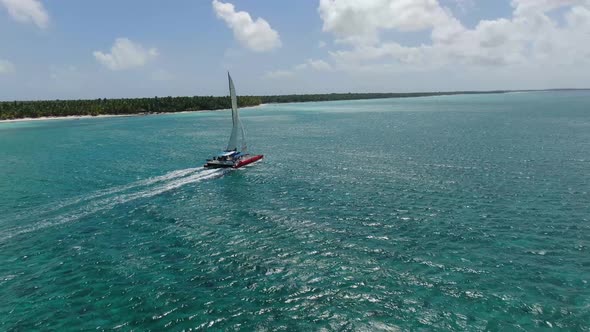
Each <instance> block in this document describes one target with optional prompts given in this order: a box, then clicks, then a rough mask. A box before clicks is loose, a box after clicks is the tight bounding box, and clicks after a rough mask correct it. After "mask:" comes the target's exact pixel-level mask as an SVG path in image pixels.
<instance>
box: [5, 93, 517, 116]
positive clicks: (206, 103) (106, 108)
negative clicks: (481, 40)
mask: <svg viewBox="0 0 590 332" xmlns="http://www.w3.org/2000/svg"><path fill="white" fill-rule="evenodd" d="M504 92H507V91H485V92H476V91H457V92H427V93H420V92H418V93H331V94H307V95H283V96H240V97H238V103H239V105H240V107H247V106H257V105H260V104H270V103H296V102H313V101H330V100H354V99H379V98H409V97H429V96H442V95H457V94H478V93H504ZM230 107H231V104H230V100H229V98H228V97H212V96H211V97H154V98H134V99H92V100H42V101H11V102H0V120H9V119H22V118H39V117H56V116H77V115H93V116H96V115H124V114H150V113H173V112H184V111H202V110H218V109H226V108H230Z"/></svg>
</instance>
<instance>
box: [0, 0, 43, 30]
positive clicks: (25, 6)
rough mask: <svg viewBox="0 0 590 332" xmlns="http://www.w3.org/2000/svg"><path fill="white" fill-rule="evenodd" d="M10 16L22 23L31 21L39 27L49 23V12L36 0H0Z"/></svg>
mask: <svg viewBox="0 0 590 332" xmlns="http://www.w3.org/2000/svg"><path fill="white" fill-rule="evenodd" d="M0 3H1V4H2V5H4V7H6V10H8V13H9V14H10V16H12V18H14V19H15V20H17V21H18V22H22V23H33V24H35V25H37V26H38V27H39V28H41V29H45V28H47V26H48V25H49V14H47V11H46V10H45V8H44V7H43V4H42V3H41V2H39V1H38V0H0Z"/></svg>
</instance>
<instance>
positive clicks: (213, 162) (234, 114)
mask: <svg viewBox="0 0 590 332" xmlns="http://www.w3.org/2000/svg"><path fill="white" fill-rule="evenodd" d="M227 78H228V79H229V95H230V98H231V118H232V129H231V136H230V137H229V143H228V144H227V148H226V149H225V151H223V152H221V153H220V154H218V155H216V156H214V157H213V158H211V159H207V162H206V163H205V165H203V166H204V167H206V168H240V167H242V166H246V165H248V164H251V163H254V162H257V161H259V160H260V159H262V158H264V156H263V155H261V154H258V155H250V154H248V152H247V151H248V147H247V145H246V134H245V133H244V126H242V122H241V121H240V117H239V115H238V100H237V97H236V88H235V87H234V82H233V81H232V79H231V76H230V75H229V73H227ZM240 133H241V135H240ZM238 136H241V148H240V150H238Z"/></svg>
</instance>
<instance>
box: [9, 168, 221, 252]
mask: <svg viewBox="0 0 590 332" xmlns="http://www.w3.org/2000/svg"><path fill="white" fill-rule="evenodd" d="M199 169H201V168H191V169H186V170H179V171H174V172H170V173H167V174H165V175H162V176H159V177H154V178H150V179H146V180H141V181H137V182H134V183H131V184H129V185H125V186H119V187H115V188H111V189H106V190H103V191H99V192H97V193H95V194H91V195H90V196H86V197H83V198H81V199H79V200H78V201H77V202H86V201H90V200H93V201H92V202H89V204H87V205H85V206H84V207H82V208H80V209H78V210H77V211H74V212H72V213H70V214H68V215H65V216H61V217H56V218H54V219H51V220H46V221H42V222H39V223H36V224H35V225H33V226H29V227H20V228H13V229H9V230H7V231H4V232H3V233H4V234H2V237H0V242H4V241H6V240H9V239H11V238H13V237H15V236H19V235H22V234H26V233H31V232H35V231H38V230H42V229H46V228H49V227H55V226H59V225H63V224H67V223H70V222H75V221H77V220H80V219H82V218H84V217H87V216H89V215H92V214H95V213H98V212H100V211H105V210H110V209H112V208H114V207H115V206H117V205H121V204H125V203H128V202H131V201H133V200H136V199H140V198H149V197H153V196H156V195H159V194H162V193H164V192H167V191H170V190H173V189H177V188H180V187H182V186H185V185H187V184H192V183H198V182H201V181H204V180H208V179H212V178H216V177H220V176H222V175H224V174H226V173H227V172H229V171H231V170H229V169H213V170H208V169H206V170H202V171H200V172H198V170H199ZM191 173H195V174H191ZM156 184H157V185H156ZM153 185H156V186H153ZM139 187H144V188H143V189H142V190H140V191H138V192H134V193H128V194H122V192H124V191H127V190H131V189H137V188H139ZM110 194H111V195H112V194H119V195H115V196H113V197H104V196H107V195H110ZM96 199H98V200H96ZM73 204H74V203H71V204H68V205H66V204H62V207H67V206H70V205H73ZM56 210H57V209H56Z"/></svg>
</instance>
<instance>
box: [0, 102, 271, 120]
mask: <svg viewBox="0 0 590 332" xmlns="http://www.w3.org/2000/svg"><path fill="white" fill-rule="evenodd" d="M264 105H266V104H260V105H256V106H245V107H240V109H246V108H256V107H260V106H264ZM222 110H223V109H217V110H198V111H180V112H154V113H138V114H99V115H67V116H42V117H38V118H18V119H5V120H0V124H1V123H12V122H27V121H51V120H81V119H104V118H123V117H125V118H126V117H136V116H151V115H164V114H181V113H195V112H216V111H222Z"/></svg>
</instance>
